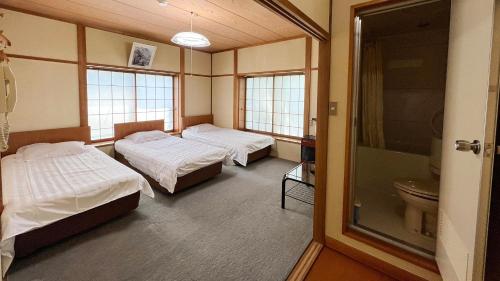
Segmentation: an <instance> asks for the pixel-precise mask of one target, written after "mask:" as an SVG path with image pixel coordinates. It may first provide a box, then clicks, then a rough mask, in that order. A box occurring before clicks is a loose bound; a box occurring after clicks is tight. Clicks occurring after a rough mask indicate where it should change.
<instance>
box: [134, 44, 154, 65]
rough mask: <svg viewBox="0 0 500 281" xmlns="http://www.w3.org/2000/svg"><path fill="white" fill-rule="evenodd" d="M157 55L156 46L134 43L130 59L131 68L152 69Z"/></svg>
mask: <svg viewBox="0 0 500 281" xmlns="http://www.w3.org/2000/svg"><path fill="white" fill-rule="evenodd" d="M155 54H156V46H152V45H146V44H142V43H137V42H134V43H133V44H132V50H131V51H130V56H129V59H128V66H129V67H137V68H151V66H152V65H153V60H154V57H155Z"/></svg>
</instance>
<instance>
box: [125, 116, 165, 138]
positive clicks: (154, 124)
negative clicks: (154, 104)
mask: <svg viewBox="0 0 500 281" xmlns="http://www.w3.org/2000/svg"><path fill="white" fill-rule="evenodd" d="M164 128H165V124H164V121H163V120H152V121H143V122H129V123H121V124H115V140H121V139H123V138H124V137H126V136H128V135H131V134H133V133H137V132H143V131H153V130H160V131H163V130H164Z"/></svg>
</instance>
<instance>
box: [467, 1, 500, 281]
mask: <svg viewBox="0 0 500 281" xmlns="http://www.w3.org/2000/svg"><path fill="white" fill-rule="evenodd" d="M498 9H500V0H495V3H494V17H493V20H494V22H493V34H499V35H498V37H500V13H499V11H498ZM493 37H495V35H493ZM492 41H493V43H492V46H491V58H492V59H491V62H490V79H489V94H488V105H487V107H488V110H487V111H486V125H485V128H486V130H485V143H484V145H483V147H484V150H483V155H484V159H485V160H488V161H484V160H483V167H482V175H481V186H480V193H479V197H480V199H479V207H478V220H477V229H476V243H475V252H474V268H473V272H472V279H473V280H476V279H477V280H484V278H485V274H486V254H487V251H486V250H487V241H488V227H489V217H490V215H491V214H490V204H491V194H492V188H493V185H492V184H493V176H494V175H493V167H494V164H495V163H494V162H495V157H496V156H495V155H496V154H497V150H496V146H497V145H498V143H496V140H497V139H499V138H498V137H497V134H500V132H498V125H499V121H500V120H499V118H498V113H499V100H500V42H498V41H496V40H495V38H493V40H492ZM494 58H496V60H494Z"/></svg>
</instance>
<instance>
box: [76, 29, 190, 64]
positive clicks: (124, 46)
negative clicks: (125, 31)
mask: <svg viewBox="0 0 500 281" xmlns="http://www.w3.org/2000/svg"><path fill="white" fill-rule="evenodd" d="M85 33H86V34H85V35H86V41H87V62H89V63H97V64H108V65H113V66H127V65H128V59H129V55H130V50H131V49H132V44H133V43H134V42H138V43H142V44H147V45H153V46H156V47H157V49H156V54H155V58H154V60H153V65H152V66H151V69H155V70H164V71H173V72H179V71H180V48H179V47H175V46H171V45H167V44H163V43H158V42H153V41H148V40H143V39H139V38H134V37H130V36H126V35H121V34H117V33H113V32H107V31H102V30H98V29H94V28H89V27H87V28H85Z"/></svg>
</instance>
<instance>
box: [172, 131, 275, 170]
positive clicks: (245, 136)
mask: <svg viewBox="0 0 500 281" xmlns="http://www.w3.org/2000/svg"><path fill="white" fill-rule="evenodd" d="M182 137H183V138H185V139H189V140H194V141H198V142H202V143H206V144H209V145H213V146H217V147H221V148H225V149H227V150H229V151H230V153H231V158H232V159H233V160H235V161H237V162H238V163H240V164H241V165H243V166H246V165H247V161H248V154H250V153H253V152H255V151H257V150H260V149H263V148H265V147H268V146H270V145H274V143H275V140H274V138H273V137H270V136H265V135H261V134H255V133H250V132H243V131H239V130H233V129H226V128H219V127H213V128H212V129H210V130H208V131H204V132H196V131H195V130H193V129H192V128H187V129H186V130H184V131H182Z"/></svg>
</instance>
